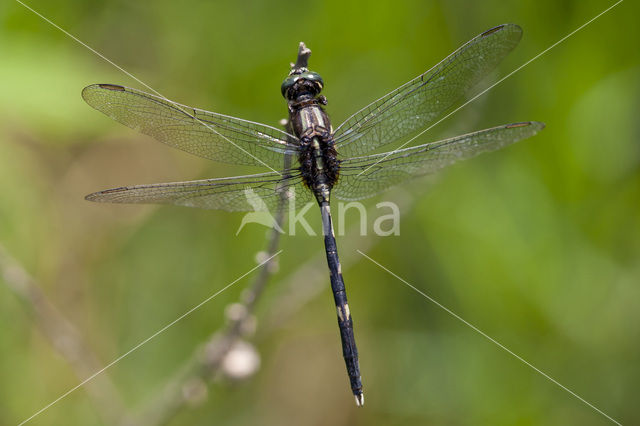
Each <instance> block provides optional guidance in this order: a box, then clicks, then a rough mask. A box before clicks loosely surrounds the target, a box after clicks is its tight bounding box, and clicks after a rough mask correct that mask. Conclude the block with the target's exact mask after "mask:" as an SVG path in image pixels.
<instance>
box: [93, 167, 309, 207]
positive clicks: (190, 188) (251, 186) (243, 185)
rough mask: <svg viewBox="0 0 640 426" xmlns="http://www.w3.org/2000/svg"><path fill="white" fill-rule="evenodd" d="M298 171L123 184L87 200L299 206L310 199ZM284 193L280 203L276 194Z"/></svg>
mask: <svg viewBox="0 0 640 426" xmlns="http://www.w3.org/2000/svg"><path fill="white" fill-rule="evenodd" d="M301 181H302V179H301V177H300V174H299V172H298V171H297V170H296V171H292V173H291V174H289V175H287V174H284V176H283V175H281V174H279V173H261V174H256V175H248V176H236V177H230V178H220V179H203V180H194V181H188V182H171V183H154V184H150V185H136V186H124V187H121V188H114V189H107V190H104V191H100V192H95V193H93V194H89V195H87V196H86V197H85V198H86V199H87V200H89V201H97V202H104V203H126V204H175V205H179V206H187V207H197V208H202V209H210V210H227V211H264V210H270V211H276V210H278V208H280V207H286V206H288V205H289V204H291V203H293V202H295V205H296V206H297V207H302V206H303V205H304V204H306V203H307V202H308V201H310V200H311V198H312V195H311V192H310V191H309V190H308V189H307V188H305V187H303V186H302V185H301V184H300V183H301ZM281 193H284V197H285V200H284V204H281V203H280V194H281Z"/></svg>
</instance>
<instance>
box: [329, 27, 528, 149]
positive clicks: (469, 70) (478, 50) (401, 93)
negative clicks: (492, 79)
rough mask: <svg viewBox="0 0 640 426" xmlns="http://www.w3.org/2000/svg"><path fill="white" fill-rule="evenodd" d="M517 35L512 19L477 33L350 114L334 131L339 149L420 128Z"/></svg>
mask: <svg viewBox="0 0 640 426" xmlns="http://www.w3.org/2000/svg"><path fill="white" fill-rule="evenodd" d="M521 37H522V29H521V28H520V27H519V26H517V25H515V24H504V25H500V26H497V27H495V28H492V29H490V30H488V31H485V32H484V33H482V34H480V35H478V36H476V37H475V38H473V39H472V40H470V41H469V42H467V43H466V44H464V45H463V46H462V47H460V48H459V49H458V50H456V51H455V52H453V53H452V54H451V55H449V56H448V57H447V58H446V59H444V60H443V61H442V62H440V63H439V64H438V65H436V66H435V67H433V68H431V69H430V70H429V71H427V72H425V73H424V74H422V75H419V76H418V77H416V78H414V79H413V80H411V81H409V82H407V83H405V84H404V85H402V86H400V87H398V88H397V89H396V90H394V91H392V92H391V93H388V94H387V95H385V96H383V97H382V98H380V99H378V100H377V101H375V102H373V103H372V104H370V105H367V106H366V107H364V108H363V109H361V110H360V111H358V112H357V113H355V114H354V115H352V116H351V117H349V118H348V119H347V120H346V121H345V122H344V123H342V124H341V125H340V126H339V127H338V128H337V129H336V131H335V133H334V140H335V143H336V148H337V149H338V152H339V153H340V154H342V155H344V156H345V157H347V158H348V157H354V156H359V155H365V154H367V153H369V152H371V151H373V150H375V149H376V148H379V147H381V146H383V145H386V144H388V143H392V142H395V141H400V140H402V139H403V138H406V137H409V136H412V135H414V134H416V133H417V132H419V131H420V130H423V129H425V128H426V127H427V126H429V124H431V123H432V122H434V121H435V120H436V119H437V118H439V117H440V116H441V115H443V113H444V112H445V111H447V110H448V109H450V108H451V107H452V106H453V105H455V104H456V103H457V102H458V101H459V100H460V99H461V98H462V97H463V96H464V95H465V93H466V92H467V91H468V90H469V89H470V88H472V87H473V86H475V85H476V84H477V83H478V82H479V81H480V80H481V79H482V78H483V77H484V76H485V75H487V74H488V73H489V72H490V71H491V70H492V69H494V68H495V67H496V65H497V64H498V63H499V62H500V61H501V60H502V58H504V57H505V56H506V55H507V53H509V52H510V51H511V50H512V49H513V48H514V47H515V46H516V45H517V44H518V42H519V41H520V38H521Z"/></svg>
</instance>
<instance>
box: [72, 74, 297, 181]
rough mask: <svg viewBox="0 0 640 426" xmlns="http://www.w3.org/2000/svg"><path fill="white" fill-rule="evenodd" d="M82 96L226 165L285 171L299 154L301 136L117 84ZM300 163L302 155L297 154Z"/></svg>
mask: <svg viewBox="0 0 640 426" xmlns="http://www.w3.org/2000/svg"><path fill="white" fill-rule="evenodd" d="M82 97H83V98H84V100H85V101H86V102H87V103H88V104H89V105H91V106H92V107H93V108H95V109H97V110H98V111H100V112H103V113H104V114H106V115H108V116H109V117H111V118H112V119H114V120H116V121H118V122H120V123H122V124H124V125H125V126H128V127H131V128H132V129H135V130H139V131H140V132H142V133H144V134H146V135H149V136H151V137H153V138H155V139H157V140H158V141H160V142H163V143H165V144H167V145H169V146H172V147H174V148H178V149H181V150H183V151H186V152H189V153H191V154H194V155H198V156H200V157H204V158H208V159H210V160H215V161H220V162H223V163H232V164H245V165H257V166H267V167H269V168H271V169H274V170H281V169H282V168H283V162H284V160H283V158H284V154H285V153H288V154H295V153H297V150H298V147H297V145H294V144H292V143H291V142H289V143H288V142H287V141H295V140H296V138H295V136H292V135H289V134H288V133H286V132H283V131H281V130H278V129H276V128H275V127H270V126H267V125H265V124H260V123H254V122H251V121H247V120H242V119H240V118H235V117H230V116H227V115H222V114H216V113H213V112H208V111H204V110H201V109H197V108H192V107H189V106H186V105H180V104H178V103H175V102H172V101H169V100H167V99H164V98H161V97H158V96H154V95H150V94H148V93H144V92H141V91H139V90H135V89H130V88H128V87H123V86H118V85H114V84H92V85H91V86H87V87H85V88H84V90H83V91H82ZM294 157H295V158H297V155H294Z"/></svg>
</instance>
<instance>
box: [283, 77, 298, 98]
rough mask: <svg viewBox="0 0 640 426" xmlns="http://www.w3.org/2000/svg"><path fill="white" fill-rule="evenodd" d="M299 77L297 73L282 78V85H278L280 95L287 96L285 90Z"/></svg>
mask: <svg viewBox="0 0 640 426" xmlns="http://www.w3.org/2000/svg"><path fill="white" fill-rule="evenodd" d="M299 78H300V76H299V75H291V76H289V77H287V78H285V79H284V81H283V82H282V86H280V91H281V92H282V96H284V97H285V98H286V97H287V92H288V91H289V89H291V87H292V86H293V85H294V83H295V82H296V81H298V79H299Z"/></svg>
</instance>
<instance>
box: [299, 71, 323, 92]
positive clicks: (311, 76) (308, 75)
mask: <svg viewBox="0 0 640 426" xmlns="http://www.w3.org/2000/svg"><path fill="white" fill-rule="evenodd" d="M302 77H303V78H305V79H307V80H310V81H313V82H315V83H320V88H321V89H322V87H324V81H323V80H322V77H320V74H318V73H317V72H313V71H308V72H305V73H303V74H302Z"/></svg>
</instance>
